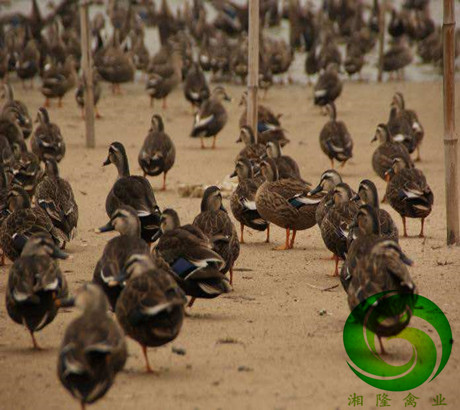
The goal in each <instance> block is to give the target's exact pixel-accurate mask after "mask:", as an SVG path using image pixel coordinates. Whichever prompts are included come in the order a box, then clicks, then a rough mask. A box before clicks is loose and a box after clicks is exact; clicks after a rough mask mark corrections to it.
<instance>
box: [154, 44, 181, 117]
mask: <svg viewBox="0 0 460 410" xmlns="http://www.w3.org/2000/svg"><path fill="white" fill-rule="evenodd" d="M182 66H183V61H182V56H181V54H180V50H178V46H177V45H173V46H171V47H170V48H168V54H167V61H166V63H165V64H161V65H160V64H156V65H154V66H153V67H152V68H151V69H150V70H149V78H148V80H147V84H146V86H145V88H146V90H147V92H148V94H149V95H150V106H151V107H153V101H154V100H155V99H156V100H161V99H162V100H163V109H166V108H167V102H166V98H167V97H168V95H169V94H170V93H171V91H172V90H173V89H174V88H176V87H177V85H178V84H179V83H180V81H181V79H182Z"/></svg>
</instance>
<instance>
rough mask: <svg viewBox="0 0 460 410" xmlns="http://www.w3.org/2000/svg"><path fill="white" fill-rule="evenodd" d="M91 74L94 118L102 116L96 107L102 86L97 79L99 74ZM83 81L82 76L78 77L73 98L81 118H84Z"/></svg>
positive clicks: (84, 86) (84, 87)
mask: <svg viewBox="0 0 460 410" xmlns="http://www.w3.org/2000/svg"><path fill="white" fill-rule="evenodd" d="M95 74H96V75H94V76H93V93H94V95H93V101H94V112H95V114H96V118H102V117H101V114H100V113H99V110H98V108H97V103H98V102H99V100H100V98H101V94H102V87H101V82H100V81H99V75H98V74H97V73H95ZM85 89H86V85H85V81H84V79H83V78H80V80H79V81H78V86H77V89H76V90H75V100H76V101H77V104H78V106H79V107H80V109H81V118H85Z"/></svg>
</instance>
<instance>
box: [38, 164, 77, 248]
mask: <svg viewBox="0 0 460 410" xmlns="http://www.w3.org/2000/svg"><path fill="white" fill-rule="evenodd" d="M45 172H46V174H45V177H44V178H43V179H42V180H41V181H40V182H39V183H38V185H37V188H36V190H35V202H36V203H37V205H38V206H39V207H41V208H43V209H44V210H45V211H46V213H47V214H48V216H49V217H50V218H51V221H52V222H53V225H54V226H55V228H56V229H58V230H59V231H61V234H62V237H64V238H66V241H65V242H64V246H65V243H66V242H70V240H71V239H73V238H74V237H75V234H76V230H77V224H78V205H77V202H76V201H75V197H74V195H73V190H72V187H71V185H70V184H69V182H68V181H66V180H65V179H63V178H61V177H60V176H59V169H58V166H57V163H56V161H55V160H54V159H47V160H46V161H45Z"/></svg>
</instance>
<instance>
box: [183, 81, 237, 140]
mask: <svg viewBox="0 0 460 410" xmlns="http://www.w3.org/2000/svg"><path fill="white" fill-rule="evenodd" d="M222 100H225V101H231V99H230V97H229V96H228V95H227V93H226V92H225V89H224V87H221V86H217V87H216V88H214V90H212V94H211V97H210V98H209V99H208V100H206V101H204V102H203V103H202V104H201V106H200V109H199V110H198V112H197V113H196V115H195V121H194V122H193V129H192V132H191V134H190V136H191V137H192V138H196V137H200V139H201V148H202V149H204V148H206V147H205V146H204V141H203V138H209V137H213V141H212V148H213V149H214V148H215V147H216V137H217V135H218V134H219V132H220V131H222V129H223V128H224V126H225V124H226V123H227V119H228V115H227V111H226V109H225V108H224V106H223V105H222Z"/></svg>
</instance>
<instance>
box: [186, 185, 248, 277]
mask: <svg viewBox="0 0 460 410" xmlns="http://www.w3.org/2000/svg"><path fill="white" fill-rule="evenodd" d="M193 225H194V226H196V227H198V228H199V229H200V230H201V231H203V233H204V234H205V235H207V236H208V238H209V239H210V240H211V241H212V243H213V249H214V250H215V251H216V252H217V253H218V254H219V255H220V256H221V257H222V259H223V260H224V261H225V265H224V266H223V267H222V268H221V272H222V273H227V272H229V271H230V285H233V266H234V264H235V262H236V260H237V259H238V256H239V254H240V242H239V240H238V235H237V233H236V229H235V226H234V225H233V222H232V221H231V219H230V217H229V216H228V213H227V210H226V209H225V208H224V206H223V204H222V194H221V192H220V189H219V188H218V187H216V186H210V187H208V188H206V190H205V191H204V193H203V198H202V200H201V212H200V213H199V214H198V215H197V216H196V217H195V219H194V220H193Z"/></svg>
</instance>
